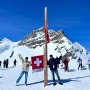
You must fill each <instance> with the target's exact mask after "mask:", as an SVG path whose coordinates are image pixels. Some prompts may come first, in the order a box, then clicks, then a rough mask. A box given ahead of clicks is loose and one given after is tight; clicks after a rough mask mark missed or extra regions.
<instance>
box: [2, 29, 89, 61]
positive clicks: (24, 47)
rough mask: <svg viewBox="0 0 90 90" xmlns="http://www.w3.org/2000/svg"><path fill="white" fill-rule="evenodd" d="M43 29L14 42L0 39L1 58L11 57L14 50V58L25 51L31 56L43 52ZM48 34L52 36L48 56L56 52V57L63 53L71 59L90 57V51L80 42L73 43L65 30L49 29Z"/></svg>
mask: <svg viewBox="0 0 90 90" xmlns="http://www.w3.org/2000/svg"><path fill="white" fill-rule="evenodd" d="M43 31H44V30H43V28H40V29H37V30H34V31H32V32H31V33H30V34H28V35H27V36H26V37H25V38H24V39H22V40H20V41H18V42H13V41H11V40H9V39H7V38H4V39H3V40H2V41H0V56H1V58H3V59H4V58H10V55H11V54H12V52H14V57H13V56H12V57H11V58H13V59H14V58H15V56H16V55H17V54H18V53H22V54H23V52H27V53H28V54H26V55H28V56H29V57H30V56H32V55H38V54H43V46H44V40H45V36H44V32H43ZM48 34H49V36H50V43H48V56H49V54H53V53H54V55H55V57H56V56H59V55H61V54H62V55H63V58H64V57H69V58H70V59H76V58H78V57H79V56H80V57H82V58H84V57H85V58H89V56H90V53H89V52H88V51H87V50H86V49H85V48H84V47H83V46H81V45H80V44H79V43H78V42H75V43H72V42H71V41H70V40H69V39H68V38H67V37H66V35H65V34H64V31H63V30H59V31H58V32H55V31H54V30H48ZM24 54H25V53H24ZM24 54H23V55H24ZM24 56H25V55H24Z"/></svg>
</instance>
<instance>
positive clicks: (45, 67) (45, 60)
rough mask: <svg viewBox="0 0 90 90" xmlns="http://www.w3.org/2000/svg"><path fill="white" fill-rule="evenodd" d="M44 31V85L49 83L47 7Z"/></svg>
mask: <svg viewBox="0 0 90 90" xmlns="http://www.w3.org/2000/svg"><path fill="white" fill-rule="evenodd" d="M44 32H45V47H44V87H45V86H47V84H48V72H47V7H45V11H44Z"/></svg>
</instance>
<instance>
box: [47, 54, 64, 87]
mask: <svg viewBox="0 0 90 90" xmlns="http://www.w3.org/2000/svg"><path fill="white" fill-rule="evenodd" d="M47 64H48V65H49V68H50V70H51V73H52V78H53V85H54V86H55V85H56V84H57V83H56V80H55V74H56V76H57V78H58V81H59V84H61V85H63V83H62V82H61V80H60V77H59V73H58V70H57V68H58V67H57V65H58V61H57V60H56V59H55V58H54V57H53V55H50V59H49V61H48V62H47Z"/></svg>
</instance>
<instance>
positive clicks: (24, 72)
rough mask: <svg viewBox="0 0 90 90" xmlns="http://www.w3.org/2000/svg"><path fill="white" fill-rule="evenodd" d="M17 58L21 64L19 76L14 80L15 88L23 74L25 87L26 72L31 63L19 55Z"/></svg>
mask: <svg viewBox="0 0 90 90" xmlns="http://www.w3.org/2000/svg"><path fill="white" fill-rule="evenodd" d="M19 58H20V60H21V62H22V71H21V74H20V76H19V77H18V79H17V80H16V86H17V85H18V83H19V81H20V79H21V78H22V76H23V75H24V74H25V85H26V86H27V78H28V71H29V66H30V65H31V62H30V61H28V57H25V60H24V58H23V57H22V56H21V54H19Z"/></svg>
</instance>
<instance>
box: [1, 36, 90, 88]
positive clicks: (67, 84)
mask: <svg viewBox="0 0 90 90" xmlns="http://www.w3.org/2000/svg"><path fill="white" fill-rule="evenodd" d="M62 39H63V40H64V41H67V42H65V43H63V44H62V45H61V46H60V45H58V44H53V43H52V42H50V43H49V44H48V59H49V55H50V54H53V56H54V57H56V56H60V54H61V53H58V52H57V51H55V48H56V47H57V46H58V47H59V48H61V47H63V46H65V47H66V48H67V49H69V48H71V46H72V45H68V40H67V39H66V38H65V37H64V38H62ZM17 43H18V42H15V43H14V42H10V41H9V40H7V39H6V40H5V39H4V42H2V44H3V45H2V44H0V45H2V47H4V49H5V50H4V51H3V53H0V60H1V61H2V62H3V60H4V59H6V58H8V59H9V68H3V65H2V66H1V68H0V90H90V87H89V86H90V70H88V65H87V60H88V58H89V57H90V54H88V55H86V52H85V50H84V52H85V53H84V52H83V53H82V54H80V52H76V55H77V56H78V57H81V59H82V60H83V66H84V69H83V70H78V69H77V68H78V63H77V59H76V60H75V59H71V60H70V62H69V70H70V72H65V71H64V69H63V68H62V67H61V65H60V67H59V69H58V71H59V75H60V78H61V81H62V82H63V85H59V84H57V85H56V86H53V85H52V83H53V82H52V75H51V71H50V70H49V68H48V85H47V86H46V87H44V72H43V71H41V72H36V73H33V72H32V67H31V66H30V70H29V76H28V85H27V86H25V85H24V76H23V77H22V79H21V81H20V82H19V86H16V80H17V78H18V76H19V75H20V72H21V68H22V67H21V62H20V60H19V57H18V53H21V55H22V56H23V57H24V58H25V57H26V56H28V57H29V60H31V57H32V56H37V55H42V54H43V52H44V51H43V46H37V48H35V49H33V48H31V49H30V48H28V47H26V46H17ZM7 45H9V49H6V48H5V47H6V46H7ZM0 48H1V47H0ZM78 48H79V47H78ZM80 48H81V46H80ZM12 51H14V54H13V57H11V58H10V55H11V52H12ZM61 51H62V55H64V54H65V53H66V51H65V49H64V48H63V49H62V50H61ZM15 59H16V60H17V66H16V67H13V61H14V60H15ZM56 79H57V78H56Z"/></svg>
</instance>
